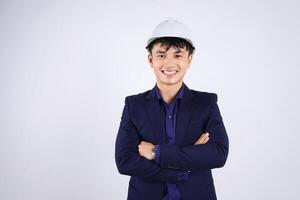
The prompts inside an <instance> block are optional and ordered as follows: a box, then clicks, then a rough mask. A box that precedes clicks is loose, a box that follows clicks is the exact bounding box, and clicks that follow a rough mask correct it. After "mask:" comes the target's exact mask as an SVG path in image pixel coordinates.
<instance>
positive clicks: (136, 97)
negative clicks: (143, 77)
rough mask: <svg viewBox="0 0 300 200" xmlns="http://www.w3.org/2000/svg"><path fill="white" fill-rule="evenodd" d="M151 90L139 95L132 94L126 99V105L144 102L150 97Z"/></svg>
mask: <svg viewBox="0 0 300 200" xmlns="http://www.w3.org/2000/svg"><path fill="white" fill-rule="evenodd" d="M150 92H151V90H147V91H145V92H140V93H137V94H131V95H128V96H126V97H125V103H128V102H132V103H138V102H142V101H144V100H145V99H146V97H147V96H148V95H149V93H150Z"/></svg>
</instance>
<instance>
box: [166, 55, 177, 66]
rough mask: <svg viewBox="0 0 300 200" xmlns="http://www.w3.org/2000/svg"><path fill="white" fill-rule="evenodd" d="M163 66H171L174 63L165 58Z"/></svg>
mask: <svg viewBox="0 0 300 200" xmlns="http://www.w3.org/2000/svg"><path fill="white" fill-rule="evenodd" d="M163 64H164V66H173V65H174V64H175V62H174V59H173V58H172V57H171V56H166V57H165V59H164V63H163Z"/></svg>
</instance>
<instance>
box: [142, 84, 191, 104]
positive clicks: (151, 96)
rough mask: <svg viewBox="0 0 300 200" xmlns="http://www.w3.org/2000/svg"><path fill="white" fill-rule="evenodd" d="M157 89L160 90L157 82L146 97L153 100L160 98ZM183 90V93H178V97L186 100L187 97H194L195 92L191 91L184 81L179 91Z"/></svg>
mask: <svg viewBox="0 0 300 200" xmlns="http://www.w3.org/2000/svg"><path fill="white" fill-rule="evenodd" d="M157 91H158V87H157V85H156V84H155V86H154V87H153V88H152V89H151V90H150V91H149V93H148V94H147V96H146V99H152V100H155V99H156V100H157V99H159V98H157V97H158V95H157ZM181 91H182V92H183V93H182V94H178V95H177V96H178V98H180V99H182V100H186V99H191V98H192V97H193V94H192V92H191V90H190V89H189V88H188V87H187V86H186V84H185V83H184V82H183V85H182V87H181V88H180V91H179V92H181Z"/></svg>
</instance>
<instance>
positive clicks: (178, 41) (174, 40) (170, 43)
mask: <svg viewBox="0 0 300 200" xmlns="http://www.w3.org/2000/svg"><path fill="white" fill-rule="evenodd" d="M155 44H160V45H162V46H166V50H167V51H168V49H169V48H170V47H174V48H185V49H186V50H187V51H188V52H189V55H191V54H193V52H194V50H195V47H194V46H193V45H192V44H191V43H189V42H188V41H186V40H185V39H182V38H178V37H161V38H157V39H155V40H153V41H152V42H151V43H150V44H149V45H148V46H146V49H147V50H148V52H149V53H150V54H151V51H152V49H153V47H154V45H155Z"/></svg>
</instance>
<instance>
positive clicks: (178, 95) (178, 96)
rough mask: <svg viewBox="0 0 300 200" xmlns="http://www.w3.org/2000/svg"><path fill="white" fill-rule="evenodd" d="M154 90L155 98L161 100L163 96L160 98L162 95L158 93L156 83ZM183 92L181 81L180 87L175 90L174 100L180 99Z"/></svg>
mask: <svg viewBox="0 0 300 200" xmlns="http://www.w3.org/2000/svg"><path fill="white" fill-rule="evenodd" d="M155 92H156V97H157V99H158V100H159V99H161V100H163V98H162V96H161V94H160V90H159V88H158V87H157V84H155ZM183 92H184V83H182V85H181V88H180V89H179V91H178V92H177V94H176V97H175V100H177V99H182V97H183Z"/></svg>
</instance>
